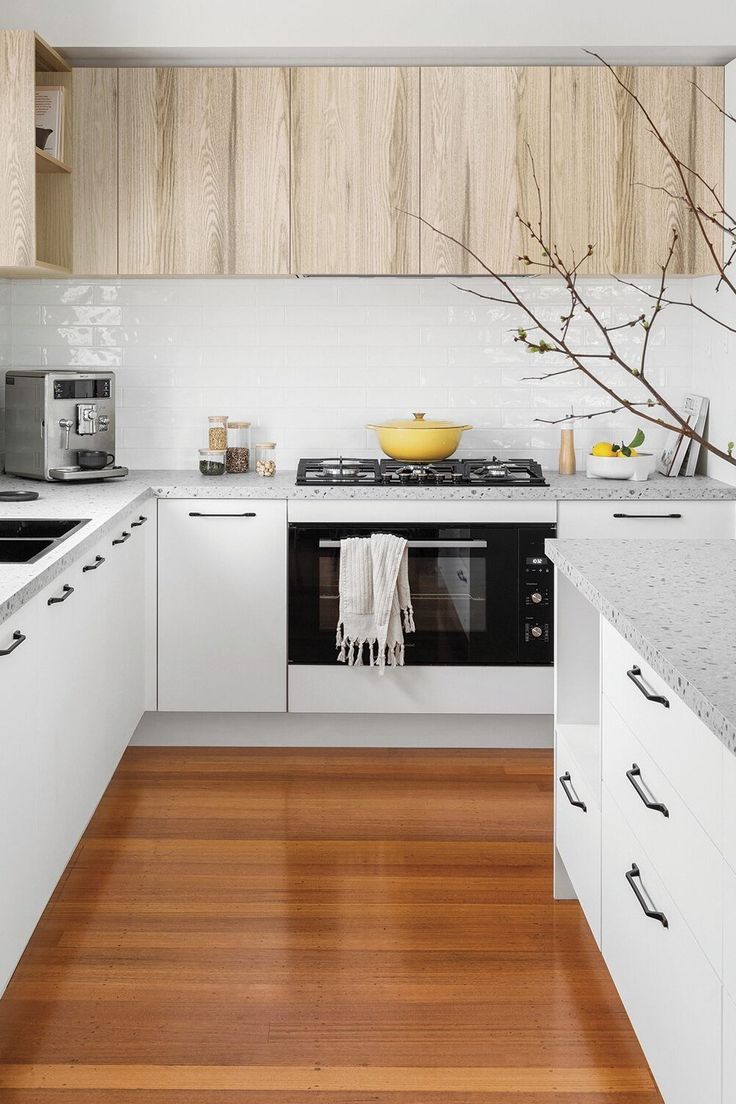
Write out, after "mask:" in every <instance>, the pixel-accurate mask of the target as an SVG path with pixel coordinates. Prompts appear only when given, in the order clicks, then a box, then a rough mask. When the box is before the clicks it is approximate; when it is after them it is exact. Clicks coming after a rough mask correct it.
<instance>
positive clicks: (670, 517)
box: [613, 514, 682, 521]
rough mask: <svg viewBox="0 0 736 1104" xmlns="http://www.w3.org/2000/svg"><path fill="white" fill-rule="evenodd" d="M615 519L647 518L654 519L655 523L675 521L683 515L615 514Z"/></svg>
mask: <svg viewBox="0 0 736 1104" xmlns="http://www.w3.org/2000/svg"><path fill="white" fill-rule="evenodd" d="M613 516H614V517H615V518H633V519H634V520H636V519H637V518H647V519H652V518H653V519H654V520H655V521H670V520H672V521H674V520H675V519H676V518H681V517H682V514H614V515H613Z"/></svg>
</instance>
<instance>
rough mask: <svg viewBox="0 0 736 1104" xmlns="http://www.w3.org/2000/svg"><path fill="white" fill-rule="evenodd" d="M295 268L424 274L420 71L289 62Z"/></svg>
mask: <svg viewBox="0 0 736 1104" xmlns="http://www.w3.org/2000/svg"><path fill="white" fill-rule="evenodd" d="M291 118H292V269H293V271H294V272H307V273H319V274H322V273H337V274H339V273H357V274H361V273H365V274H385V275H403V274H406V273H418V272H419V224H418V223H417V221H416V219H412V218H410V217H409V216H408V215H406V214H402V213H401V212H402V211H411V212H413V213H415V214H418V212H419V70H418V69H416V68H407V67H403V66H392V67H390V68H381V67H373V66H372V67H363V68H353V67H341V68H324V67H314V68H303V69H294V70H292V101H291Z"/></svg>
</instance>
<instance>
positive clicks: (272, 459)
mask: <svg viewBox="0 0 736 1104" xmlns="http://www.w3.org/2000/svg"><path fill="white" fill-rule="evenodd" d="M275 448H276V442H275V441H261V443H260V445H256V475H267V476H268V475H275V474H276V453H275V451H274V449H275Z"/></svg>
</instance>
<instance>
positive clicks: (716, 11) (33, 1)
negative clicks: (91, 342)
mask: <svg viewBox="0 0 736 1104" xmlns="http://www.w3.org/2000/svg"><path fill="white" fill-rule="evenodd" d="M2 8H3V10H2V16H1V17H0V21H1V22H2V25H3V26H7V27H14V26H15V27H29V26H30V27H34V28H36V29H37V30H38V31H39V32H40V33H41V34H43V35H44V36H45V37H46V38H47V39H48V40H49V41H51V42H53V43H54V44H56V45H58V46H66V47H98V48H99V47H103V48H104V47H106V48H110V49H114V50H120V49H121V48H123V47H126V48H135V47H141V48H144V49H153V50H159V51H160V50H162V49H165V48H173V49H176V48H189V49H193V50H194V51H195V52H199V53H201V52H202V51H204V50H207V49H209V48H227V49H229V50H245V51H246V52H258V51H266V52H267V53H270V54H271V55H272V56H274V57H276V55H283V53H284V51H285V50H288V49H295V50H297V51H299V52H300V53H302V54H305V55H308V52H309V51H310V50H317V51H319V52H320V53H323V51H324V50H325V49H326V48H327V49H329V50H330V51H331V56H332V58H333V60H335V61H339V60H340V59H342V60H346V59H347V58H349V57H350V56H355V51H360V50H369V51H372V53H373V56H374V57H375V58H376V59H380V58H381V57H387V58H388V57H391V56H392V55H391V53H390V52H391V51H396V50H399V51H404V52H405V53H406V54H407V56H423V57H427V55H428V52H429V54H430V55H431V54H432V53H436V52H437V51H439V52H440V54H441V55H442V56H445V54H446V52H447V51H455V52H457V51H458V50H463V49H465V50H469V51H470V52H471V53H473V54H476V55H478V56H482V54H483V52H486V56H493V55H494V53H497V51H499V50H509V49H511V50H514V51H515V52H516V53H517V54H519V52H520V56H529V57H530V58H531V57H535V56H536V57H537V58H538V59H539V60H540V61H543V60H544V59H545V58H550V57H552V56H555V57H557V58H559V56H560V51H562V53H563V54H564V55H565V56H575V55H574V54H571V49H574V48H577V47H581V46H589V47H595V48H601V47H603V48H605V49H607V50H608V51H609V53H610V54H611V56H612V58H613V59H614V60H619V59H621V60H623V59H624V56H625V57H626V59H628V60H635V59H636V58H646V57H647V56H649V57H650V58H652V59H654V58H657V57H659V56H661V51H662V49H666V48H668V47H682V48H683V50H684V53H683V54H682V60H688V59H689V60H690V61H693V60H695V58H696V57H698V58H700V59H701V60H702V59H704V58H705V57H707V58H709V59H710V60H716V59H719V60H724V59H725V58H726V57H729V58H730V57H733V56H734V53H735V52H736V50H734V49H732V48H731V47H733V46H734V44H735V43H736V26H735V25H734V15H733V5H732V4H730V3H729V2H728V0H701V2H700V3H698V4H693V3H692V2H691V0H648V2H647V3H644V4H642V3H641V2H640V0H619V2H618V3H616V4H610V3H609V4H603V3H600V2H598V3H591V2H590V0H566V2H565V3H564V4H559V3H550V0H526V2H525V3H524V4H523V5H522V6H519V5H513V4H507V3H501V2H500V0H444V2H442V0H435V2H433V3H419V2H418V0H372V2H371V3H369V4H357V3H354V2H353V3H351V2H347V3H346V2H345V0H321V2H320V3H318V4H317V3H305V2H304V0H272V2H271V3H263V2H261V0H258V2H256V0H245V2H244V0H209V2H208V3H206V4H204V3H192V2H189V3H187V2H182V0H154V2H151V0H104V2H100V0H66V2H65V3H63V4H60V3H58V0H53V2H52V0H4V2H3V6H2ZM728 44H730V46H729V45H728ZM632 49H633V50H635V51H636V53H635V54H632ZM642 49H643V50H644V54H643V55H642V54H641V53H640V52H639V51H641V50H642ZM488 51H490V55H489V54H488ZM457 56H458V57H459V55H457Z"/></svg>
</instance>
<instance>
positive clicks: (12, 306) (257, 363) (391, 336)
mask: <svg viewBox="0 0 736 1104" xmlns="http://www.w3.org/2000/svg"><path fill="white" fill-rule="evenodd" d="M455 282H458V283H460V284H461V285H462V287H465V288H467V289H470V290H474V291H480V292H483V293H486V294H491V295H496V294H499V295H500V296H501V297H503V296H504V293H503V291H500V292H499V291H498V290H497V289H494V285H493V283H492V282H491V281H490V280H488V279H483V278H476V277H473V278H461V279H459V280H457V281H453V280H451V279H444V278H437V279H423V280H420V279H402V280H396V279H390V278H385V279H384V278H380V279H367V278H366V279H346V278H342V279H340V278H334V279H292V278H284V279H280V278H278V279H268V280H255V279H230V280H212V279H208V280H194V279H192V280H190V279H179V280H173V279H149V280H126V279H119V280H115V279H105V280H92V281H74V280H69V281H64V282H54V283H50V282H46V281H20V280H19V281H0V368H2V370H4V368H3V366H4V365H6V364H13V365H16V366H18V367H34V366H44V365H49V366H55V367H79V368H113V369H115V370H116V373H117V381H118V405H119V421H118V425H119V434H120V438H119V442H118V445H119V447H118V454H119V459H120V460H121V462H123V463H128V464H130V465H131V466H135V467H184V468H193V467H194V465H195V461H196V448H197V447H198V446H202V445H204V444H205V443H206V428H207V423H206V417H207V415H208V414H212V413H215V414H216V413H226V414H228V415H229V416H230V417H233V418H236V417H237V418H244V419H249V420H250V421H251V422H252V423H253V440H254V442H255V441H256V440H258V439H259V438H261V439H266V440H268V439H275V440H277V441H278V445H279V453H278V460H279V464H280V466H281V467H293V466H295V464H296V461H297V460H298V458H299V456H300V455H319V454H329V453H332V454H340V453H342V454H347V453H353V454H355V455H359V456H375V455H380V450H379V449H378V446H377V443H376V438H375V434H374V433H373V432H372V431H370V430H367V429H366V428H365V427H366V424H367V423H369V422H376V421H382V420H384V419H386V418H388V417H397V416H399V417H400V416H408V415H409V414H410V413H411V412H412V411H413V410H417V409H421V410H425V411H426V412H427V413H428V415H429V416H434V417H446V418H452V419H457V420H461V421H463V422H465V421H467V422H468V423H469V424H472V425H473V426H474V427H475V428H474V429H473V430H471V431H469V432H468V433H467V434H466V436H465V438H464V442H463V448H464V451H465V452H466V453H467V454H469V455H477V456H480V455H483V454H484V453H488V452H495V453H498V454H500V455H506V456H508V455H511V454H514V453H516V454H517V455H519V454H520V453H526V454H529V453H533V454H534V455H535V456H536V457H537V458H538V459H540V460H541V461H542V462H543V463H544V464H546V465H550V464H551V465H556V463H557V453H558V449H559V429H560V427H559V425H546V424H544V422H543V421H540V419H546V420H552V419H555V418H560V417H563V416H564V415H565V414H567V413H568V412H569V411H570V410H571V409H572V410H573V411H574V412H575V413H576V414H579V415H581V417H582V416H584V415H585V414H590V413H592V412H594V411H596V410H598V409H600V410H607V409H609V408H610V407H611V406H612V405H615V403H612V402H611V401H610V399H609V397H608V396H606V395H605V394H604V393H603V392H602V391H601V390H600V389H599V388H597V387H596V386H595V385H594V384H592V383H591V382H590V381H589V380H587V379H586V378H585V376H584V375H583V373H581V372H565V374H562V375H553V376H550V378H547V379H540V378H539V377H540V376H542V375H544V374H546V373H554V372H558V371H561V370H563V369H565V368H567V367H569V362H568V361H565V360H564V358H562V357H559V356H554V355H545V356H544V357H540V356H538V355H532V354H530V353H529V352H528V350H527V349H525V348H524V346H523V345H522V344H521V343H519V342H515V341H514V336H515V334H516V331H517V329H518V328H519V326H528V319H527V317H526V315H525V313H524V311H523V310H521V309H519V308H518V307H517V306H515V305H514V304H508V303H496V302H493V301H491V300H488V299H481V298H479V297H478V296H476V295H471V294H468V293H467V292H466V291H463V290H461V289H460V288H458V287H455V286H454V283H455ZM512 286H513V287H514V288H515V289H517V290H518V292H519V294H521V295H522V296H523V297H524V299H525V300H526V301H528V302H529V303H530V304H532V305H533V307H534V310H535V311H536V312H537V313H538V314H539V315H540V317H541V318H542V319H543V320H544V321H545V322H548V323H557V322H558V321H559V316H560V314H561V313H563V312H564V311H565V309H566V299H565V295H564V293H561V287H560V285H559V283H557V282H555V281H554V280H550V279H547V278H540V277H535V278H533V279H523V278H519V279H514V280H513V281H512ZM579 286H580V287H581V288H582V289H583V290H584V292H585V294H586V296H587V298H588V300H589V301H590V302H591V303H593V304H594V305H595V308H596V311H597V312H598V313H599V314H600V315H601V317H602V318H603V319H604V321H605V322H606V323H607V324H617V323H618V322H620V321H626V320H628V319H629V318H632V317H635V316H636V313H637V312H638V311H641V310H642V309H644V308H646V306H647V305H649V306H651V300H648V299H647V298H646V297H645V296H643V295H641V294H640V293H639V292H637V291H635V290H634V289H632V288H630V287H626V286H625V285H623V284H621V283H618V282H616V281H615V280H592V279H589V280H585V281H583V280H581V281H580V285H579ZM642 286H647V287H653V286H654V283H653V282H649V283H648V284H647V283H645V282H642ZM683 288H684V291H683ZM688 294H689V284H687V283H685V284H684V285H682V286H681V287H680V288H679V289H678V295H679V296H680V297H682V298H686V297H687V295H688ZM530 332H531V331H530ZM643 334H644V331H643V330H642V329H641V328H640V327H633V328H631V329H628V328H627V329H625V330H622V331H617V332H616V335H615V342H616V347H617V348H619V349H621V350H622V352H623V353H624V354H625V356H627V357H636V356H638V355H639V354H640V351H641V343H642V339H643ZM571 336H574V338H575V340H576V341H577V342H578V343H579V347H580V349H581V351H586V352H587V353H588V357H589V359H588V360H587V361H586V363H588V364H589V365H590V366H591V367H592V368H594V370H595V371H596V372H597V373H598V374H600V375H602V376H603V377H604V378H605V379H606V380H607V381H608V382H610V383H612V384H614V385H615V386H617V387H620V388H621V392H620V393H622V394H626V395H627V396H628V397H634V398H638V397H639V396H640V395H642V394H644V393H645V392H644V389H643V387H642V385H641V383H639V382H638V381H636V380H634V379H631V378H630V377H627V376H625V375H624V373H623V372H622V371H621V369H620V368H619V367H617V366H616V365H615V364H610V363H609V362H607V361H605V360H602V359H600V358H598V357H594V356H592V355H591V354H593V353H597V352H599V351H604V350H605V344H604V342H603V337H602V334H601V332H600V330H599V329H598V328H597V327H596V326H595V325H594V324H592V323H591V322H590V321H589V320H581V321H579V322H576V323H575V329H574V331H573V330H571ZM650 358H651V359H650V362H649V363H650V366H649V378H650V379H651V380H652V382H653V383H654V384H655V386H658V387H663V388H665V389H666V390H667V394H668V395H669V396H670V397H674V396H675V395H677V396H679V394H680V393H681V391H682V390H683V389H684V388H686V387H689V386H692V385H693V383H692V376H693V349H692V333H691V319H690V316H689V314H688V312H687V311H682V310H680V311H676V310H675V309H674V308H672V309H671V310H670V309H669V308H668V313H667V314H665V316H664V321H663V324H662V325H661V326H659V327H658V328H657V330H656V331H654V332H653V334H652V339H651V341H650ZM634 424H635V419H634V418H632V416H631V415H629V414H624V415H620V414H618V415H608V414H605V415H602V416H601V417H600V418H599V419H596V418H594V419H592V420H589V421H579V422H578V423H577V424H576V444H577V448H578V457H579V462H582V459H583V453H584V451H585V449H586V448H587V447H588V446H589V444H590V443H591V442H592V441H594V440H597V439H599V438H601V437H604V436H606V435H610V434H613V433H619V432H621V433H622V434H625V433H626V432H627V431H628V430H629V429H631V428H632V426H633V425H634ZM647 434H648V442H652V441H653V440H655V439H656V435H657V431H656V429H648V430H647Z"/></svg>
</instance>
